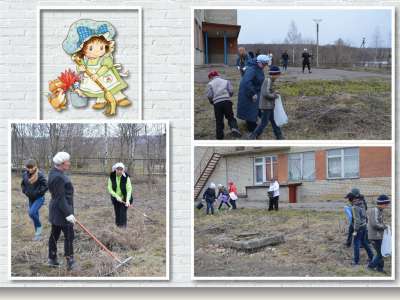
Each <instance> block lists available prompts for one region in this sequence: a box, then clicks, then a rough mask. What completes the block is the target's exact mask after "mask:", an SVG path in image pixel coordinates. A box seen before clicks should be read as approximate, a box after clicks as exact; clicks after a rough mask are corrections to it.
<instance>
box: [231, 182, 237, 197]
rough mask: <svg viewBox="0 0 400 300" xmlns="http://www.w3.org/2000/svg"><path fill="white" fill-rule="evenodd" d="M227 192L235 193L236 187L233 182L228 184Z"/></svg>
mask: <svg viewBox="0 0 400 300" xmlns="http://www.w3.org/2000/svg"><path fill="white" fill-rule="evenodd" d="M229 193H235V195H237V187H236V185H235V184H231V185H230V186H229Z"/></svg>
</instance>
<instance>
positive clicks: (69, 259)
mask: <svg viewBox="0 0 400 300" xmlns="http://www.w3.org/2000/svg"><path fill="white" fill-rule="evenodd" d="M66 260H67V270H68V271H72V270H73V269H74V268H75V266H76V263H75V260H74V257H73V256H69V257H66Z"/></svg>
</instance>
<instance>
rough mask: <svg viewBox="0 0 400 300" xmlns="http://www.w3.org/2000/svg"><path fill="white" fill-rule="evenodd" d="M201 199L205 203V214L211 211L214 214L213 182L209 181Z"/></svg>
mask: <svg viewBox="0 0 400 300" xmlns="http://www.w3.org/2000/svg"><path fill="white" fill-rule="evenodd" d="M203 199H204V200H205V201H206V203H207V209H206V214H207V215H208V213H209V212H210V211H211V214H212V215H213V214H214V201H215V184H214V183H213V182H211V184H210V186H209V187H208V189H207V190H206V191H205V192H204V194H203Z"/></svg>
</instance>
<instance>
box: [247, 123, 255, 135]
mask: <svg viewBox="0 0 400 300" xmlns="http://www.w3.org/2000/svg"><path fill="white" fill-rule="evenodd" d="M246 127H247V131H248V132H250V133H251V132H253V131H254V130H255V129H256V128H257V122H252V121H246Z"/></svg>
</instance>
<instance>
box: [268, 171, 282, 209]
mask: <svg viewBox="0 0 400 300" xmlns="http://www.w3.org/2000/svg"><path fill="white" fill-rule="evenodd" d="M268 196H269V207H268V211H271V210H274V209H275V210H276V211H277V210H278V209H279V204H278V203H279V196H280V193H279V182H278V180H277V179H276V178H271V184H270V185H269V188H268Z"/></svg>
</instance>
